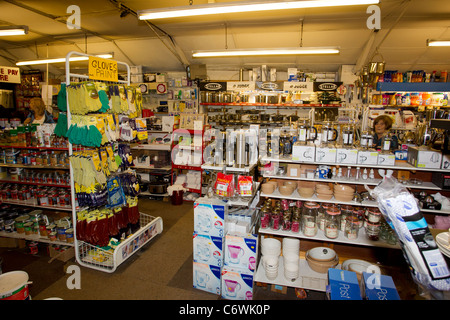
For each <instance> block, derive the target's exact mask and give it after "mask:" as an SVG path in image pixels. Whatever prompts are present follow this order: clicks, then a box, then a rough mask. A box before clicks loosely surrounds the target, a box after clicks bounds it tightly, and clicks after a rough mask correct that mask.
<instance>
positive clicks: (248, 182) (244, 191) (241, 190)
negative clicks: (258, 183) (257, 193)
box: [236, 175, 253, 197]
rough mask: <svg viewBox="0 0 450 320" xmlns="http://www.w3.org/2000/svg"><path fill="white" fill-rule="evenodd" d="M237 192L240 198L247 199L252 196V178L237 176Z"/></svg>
mask: <svg viewBox="0 0 450 320" xmlns="http://www.w3.org/2000/svg"><path fill="white" fill-rule="evenodd" d="M236 189H237V191H238V194H239V195H240V196H243V197H249V196H251V195H252V194H253V177H251V176H241V175H240V176H238V186H237V188H236Z"/></svg>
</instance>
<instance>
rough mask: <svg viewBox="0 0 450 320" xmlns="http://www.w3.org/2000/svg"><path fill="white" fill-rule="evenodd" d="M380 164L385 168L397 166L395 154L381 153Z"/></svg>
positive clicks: (379, 156)
mask: <svg viewBox="0 0 450 320" xmlns="http://www.w3.org/2000/svg"><path fill="white" fill-rule="evenodd" d="M378 164H379V165H383V166H395V155H394V154H393V153H380V154H379V155H378Z"/></svg>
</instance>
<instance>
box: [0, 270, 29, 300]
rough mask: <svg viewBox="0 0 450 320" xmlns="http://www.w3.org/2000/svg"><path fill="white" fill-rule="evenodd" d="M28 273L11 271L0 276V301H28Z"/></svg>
mask: <svg viewBox="0 0 450 320" xmlns="http://www.w3.org/2000/svg"><path fill="white" fill-rule="evenodd" d="M28 279H29V277H28V273H26V272H25V271H11V272H7V273H3V274H2V275H0V300H29V299H30V296H29V291H28V284H30V283H31V282H29V281H28Z"/></svg>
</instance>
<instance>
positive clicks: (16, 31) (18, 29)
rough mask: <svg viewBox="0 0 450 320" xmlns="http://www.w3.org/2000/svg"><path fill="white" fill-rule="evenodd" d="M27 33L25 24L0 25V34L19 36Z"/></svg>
mask: <svg viewBox="0 0 450 320" xmlns="http://www.w3.org/2000/svg"><path fill="white" fill-rule="evenodd" d="M27 33H28V27H27V26H8V27H0V36H21V35H24V34H27Z"/></svg>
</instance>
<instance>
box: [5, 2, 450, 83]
mask: <svg viewBox="0 0 450 320" xmlns="http://www.w3.org/2000/svg"><path fill="white" fill-rule="evenodd" d="M208 2H211V0H191V1H189V0H151V1H149V0H123V1H119V0H97V1H92V0H81V1H79V0H77V1H73V0H70V1H66V0H59V1H55V0H39V1H36V0H23V1H19V0H3V1H0V26H10V25H27V26H28V27H29V32H28V34H27V35H25V36H8V37H1V38H0V65H6V66H15V63H16V62H17V61H19V60H31V59H36V58H47V57H50V58H53V57H64V56H65V55H66V54H67V53H68V52H69V51H79V52H87V53H89V54H96V53H106V52H113V53H114V59H115V60H118V61H123V62H126V63H128V64H129V65H142V66H145V69H144V71H145V72H157V71H161V70H163V71H183V70H185V67H186V66H187V65H192V64H205V65H206V66H207V69H208V71H210V70H227V71H230V70H231V71H233V70H235V71H236V73H237V74H238V73H239V72H238V71H239V70H240V69H244V70H246V69H251V68H252V67H255V66H260V65H267V66H268V67H273V68H276V69H277V70H280V71H281V70H284V71H285V70H287V68H289V67H297V68H299V69H301V70H304V71H307V72H335V71H337V70H338V68H339V66H340V65H357V66H358V67H359V66H362V65H363V64H364V63H367V62H369V60H370V59H371V57H372V55H373V54H374V53H375V52H376V51H378V52H379V53H380V54H381V55H382V58H381V57H380V56H379V55H378V56H375V57H373V59H372V60H373V61H381V60H382V59H384V60H385V62H386V69H388V70H398V71H401V72H404V71H406V70H426V71H433V70H437V71H441V70H446V69H450V59H449V57H450V48H448V47H447V48H445V47H443V48H429V47H427V46H426V40H427V39H450V30H449V28H450V1H448V0H427V1H423V0H381V2H380V4H379V5H378V7H379V8H380V16H381V29H380V30H378V31H377V32H374V31H373V30H371V29H369V28H368V27H367V20H368V19H369V17H370V16H371V13H367V12H366V10H367V7H368V6H367V5H360V6H353V7H342V8H321V9H298V10H280V11H271V12H255V13H250V14H249V13H242V14H237V13H236V14H218V15H213V16H208V17H191V18H177V19H165V20H156V21H154V22H149V21H140V20H139V19H138V18H137V15H136V13H137V11H139V10H145V9H152V8H164V7H168V6H170V7H175V6H186V5H190V4H191V3H192V4H193V5H199V4H205V3H208ZM215 2H231V0H224V1H223V0H215ZM71 5H76V6H78V8H79V9H80V13H81V15H80V20H79V22H80V29H70V28H69V27H68V25H67V22H68V21H75V22H76V20H73V19H72V18H74V16H72V14H73V13H74V12H73V11H69V13H68V7H69V6H71ZM299 46H304V47H317V46H338V47H340V50H341V52H340V54H339V55H333V56H290V57H246V58H208V59H193V58H192V51H193V50H216V49H234V48H236V49H243V48H280V47H299ZM76 67H77V66H76V65H74V68H76ZM83 67H84V66H83V65H80V66H79V68H83ZM22 68H23V70H27V69H41V70H43V71H49V73H50V74H51V75H52V76H53V77H56V78H58V77H59V78H63V75H64V73H65V70H64V64H55V65H48V66H47V65H39V66H30V67H22ZM225 80H226V79H225Z"/></svg>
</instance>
